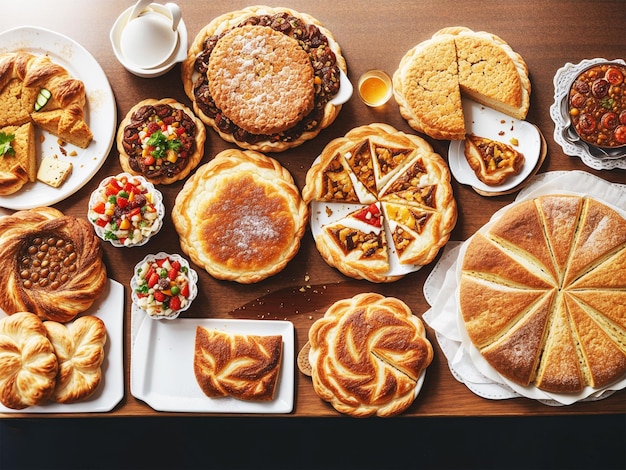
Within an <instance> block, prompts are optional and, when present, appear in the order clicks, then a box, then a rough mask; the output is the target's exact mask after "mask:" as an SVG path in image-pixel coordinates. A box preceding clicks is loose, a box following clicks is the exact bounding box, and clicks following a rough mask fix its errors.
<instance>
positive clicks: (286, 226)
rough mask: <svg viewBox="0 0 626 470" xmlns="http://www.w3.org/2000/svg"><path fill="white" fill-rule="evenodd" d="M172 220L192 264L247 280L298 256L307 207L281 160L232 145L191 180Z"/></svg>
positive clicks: (269, 273)
mask: <svg viewBox="0 0 626 470" xmlns="http://www.w3.org/2000/svg"><path fill="white" fill-rule="evenodd" d="M172 220H173V222H174V227H175V228H176V231H177V232H178V234H179V236H180V243H181V247H182V249H183V251H184V252H185V253H187V254H188V255H189V257H190V258H191V260H192V261H193V262H194V263H196V264H197V265H199V266H202V267H203V268H204V269H206V271H207V272H208V273H209V274H211V275H212V276H214V277H216V278H218V279H226V280H232V281H237V282H240V283H243V284H247V283H253V282H258V281H261V280H262V279H265V278H267V277H269V276H272V275H274V274H276V273H278V272H279V271H281V270H282V269H283V268H284V267H285V266H286V265H287V263H288V262H289V261H290V260H291V259H292V258H293V257H294V256H295V254H296V253H297V252H298V250H299V248H300V240H301V238H302V236H303V235H304V232H305V230H306V224H307V221H308V207H307V205H306V204H305V203H304V202H303V201H302V198H301V197H300V192H299V190H298V188H297V186H296V185H295V183H294V181H293V178H292V176H291V174H290V173H289V172H288V171H287V170H286V169H285V168H284V167H282V166H281V165H280V163H279V162H278V161H277V160H275V159H273V158H270V157H267V156H265V155H263V154H261V153H259V152H255V151H252V150H245V151H244V150H238V149H229V150H224V151H222V152H220V153H219V154H218V155H216V156H215V158H214V159H213V160H211V161H210V162H209V163H206V164H204V165H202V166H200V167H199V168H198V169H197V170H196V172H195V173H194V174H193V175H192V176H191V177H190V178H189V180H187V182H186V183H185V185H184V187H183V189H182V190H181V191H180V193H179V194H178V196H177V197H176V202H175V204H174V207H173V209H172Z"/></svg>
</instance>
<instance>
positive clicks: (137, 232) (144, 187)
mask: <svg viewBox="0 0 626 470" xmlns="http://www.w3.org/2000/svg"><path fill="white" fill-rule="evenodd" d="M164 215H165V206H164V205H163V195H162V194H161V192H160V191H159V190H158V189H156V188H155V187H154V185H153V184H152V183H150V182H148V181H147V180H146V179H145V178H143V177H142V176H135V175H131V174H129V173H120V174H119V175H117V176H110V177H108V178H105V179H104V180H103V181H102V182H101V183H100V185H99V186H98V188H97V189H96V190H95V191H94V192H93V193H92V194H91V198H90V199H89V210H88V214H87V217H88V218H89V221H90V222H91V223H92V224H93V226H94V228H95V231H96V234H97V235H98V236H99V237H100V238H102V239H103V240H105V241H108V242H111V244H113V245H114V246H118V247H121V246H126V247H131V246H140V245H144V244H145V243H147V242H148V240H149V239H150V237H151V236H152V235H155V234H156V233H157V232H158V231H159V230H161V226H162V225H163V216H164Z"/></svg>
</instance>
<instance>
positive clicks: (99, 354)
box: [44, 315, 107, 403]
mask: <svg viewBox="0 0 626 470" xmlns="http://www.w3.org/2000/svg"><path fill="white" fill-rule="evenodd" d="M44 326H45V328H46V331H47V334H48V338H49V339H50V341H51V343H52V346H53V347H54V352H55V354H56V356H57V359H58V361H59V372H58V374H57V378H56V385H55V388H54V393H53V394H52V399H53V400H54V401H55V402H57V403H74V402H76V401H80V400H84V399H86V398H88V397H89V396H90V395H92V394H93V393H94V392H95V391H96V389H97V388H98V386H99V385H100V382H101V381H102V370H101V365H102V362H103V361H104V345H105V343H106V340H107V334H106V326H105V325H104V322H103V321H102V320H101V319H99V318H98V317H95V316H92V315H85V316H81V317H78V318H77V319H76V320H74V322H72V323H71V324H70V325H67V326H66V325H63V324H61V323H58V322H54V321H46V322H44Z"/></svg>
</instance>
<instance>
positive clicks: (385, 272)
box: [302, 123, 457, 282]
mask: <svg viewBox="0 0 626 470" xmlns="http://www.w3.org/2000/svg"><path fill="white" fill-rule="evenodd" d="M302 198H303V199H304V200H305V201H306V202H307V203H309V202H311V201H318V202H324V203H325V202H327V203H332V204H334V203H341V204H343V203H345V204H357V205H361V208H360V209H355V210H352V211H350V213H348V214H347V215H341V214H339V213H338V212H337V214H339V215H337V216H333V217H331V218H330V219H331V221H330V223H328V224H326V225H325V226H322V227H321V230H320V234H319V236H318V235H316V238H315V242H316V245H317V248H318V250H319V251H320V254H321V255H322V257H323V258H324V259H325V260H326V261H327V262H328V263H329V264H330V265H331V266H334V267H336V268H337V269H339V270H340V271H341V272H343V273H344V274H346V275H347V276H351V277H355V278H357V279H360V278H364V279H368V280H370V281H372V282H390V281H394V280H396V279H398V278H399V277H398V276H396V275H389V271H390V265H391V263H392V261H391V260H390V257H391V256H393V257H394V258H395V259H396V260H397V261H398V262H399V263H400V264H401V265H420V266H421V265H425V264H428V263H430V262H431V261H432V260H433V259H434V258H435V256H436V255H437V253H438V252H439V249H440V248H441V247H442V246H443V245H445V243H446V242H447V241H448V239H449V237H450V232H451V231H452V229H453V228H454V226H455V224H456V218H457V209H456V201H455V200H454V197H453V194H452V187H451V185H450V171H449V169H448V166H447V165H446V163H445V161H444V160H443V159H442V158H441V157H440V156H439V155H438V154H436V153H435V152H434V151H433V149H432V147H431V146H430V145H429V144H428V143H427V142H426V141H425V140H424V139H422V138H420V137H417V136H415V135H410V134H405V133H403V132H400V131H398V130H396V129H394V128H393V127H392V126H389V125H388V124H382V123H374V124H370V125H367V126H360V127H357V128H354V129H352V130H351V131H350V132H348V133H347V134H346V135H345V136H344V137H340V138H337V139H334V140H332V141H331V142H330V143H329V144H328V145H327V146H326V147H325V148H324V150H323V151H322V154H321V155H320V157H319V159H317V160H316V161H315V162H314V164H313V165H312V166H311V169H310V170H309V171H308V172H307V176H306V184H305V186H304V188H303V190H302ZM335 209H336V207H335V208H334V209H333V208H331V206H330V205H328V206H326V211H327V212H329V213H333V214H334V213H335V212H334V211H335ZM319 210H324V209H319ZM362 216H363V217H362ZM365 216H366V217H367V218H364V217H365ZM389 235H391V239H388V237H389ZM400 277H401V276H400Z"/></svg>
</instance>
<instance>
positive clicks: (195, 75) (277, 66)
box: [181, 5, 347, 152]
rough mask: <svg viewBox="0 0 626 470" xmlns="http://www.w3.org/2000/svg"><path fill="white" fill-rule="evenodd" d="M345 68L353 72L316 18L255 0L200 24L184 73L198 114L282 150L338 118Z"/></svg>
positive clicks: (255, 144) (261, 147)
mask: <svg viewBox="0 0 626 470" xmlns="http://www.w3.org/2000/svg"><path fill="white" fill-rule="evenodd" d="M285 64H289V66H288V67H285V66H284V65H285ZM340 69H341V70H343V72H344V73H347V68H346V62H345V60H344V58H343V56H342V54H341V49H340V47H339V45H338V44H337V43H336V42H335V40H334V38H333V35H332V34H331V33H330V31H328V30H327V29H326V28H325V27H323V26H322V24H321V23H320V22H319V21H318V20H316V19H315V18H313V17H311V16H310V15H307V14H305V13H299V12H297V11H294V10H291V9H287V8H272V7H268V6H259V5H257V6H251V7H247V8H244V9H242V10H237V11H232V12H229V13H225V14H223V15H220V16H219V17H217V18H215V19H213V20H212V21H211V22H210V23H209V24H208V25H206V26H205V27H204V28H202V29H201V30H200V32H199V33H198V34H197V35H196V37H195V39H194V40H193V43H192V44H191V46H190V48H189V52H188V55H187V59H186V60H185V61H184V62H183V64H182V68H181V71H182V81H183V86H184V88H185V93H186V94H187V96H188V97H189V99H190V100H191V101H192V102H193V109H194V111H195V113H196V114H197V115H198V117H199V118H200V119H201V120H202V121H203V122H204V123H205V124H207V125H208V126H211V127H212V128H213V129H214V130H215V131H216V132H217V133H218V134H219V135H220V136H221V137H222V138H223V139H224V140H226V141H228V142H233V143H235V144H236V145H238V146H239V147H242V148H244V149H249V150H255V151H259V152H280V151H284V150H287V149H289V148H293V147H296V146H298V145H301V144H302V143H303V142H305V141H307V140H310V139H313V138H314V137H316V136H317V135H318V134H319V132H320V131H321V130H322V129H324V128H326V127H328V126H329V125H330V124H332V122H333V121H334V120H335V118H336V117H337V115H338V114H339V111H340V110H341V105H337V104H333V103H331V100H332V98H333V97H334V96H335V95H336V94H337V92H338V90H339V87H340ZM233 87H236V89H237V93H231V92H232V89H233ZM241 90H244V92H243V93H242V92H240V91H241Z"/></svg>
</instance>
